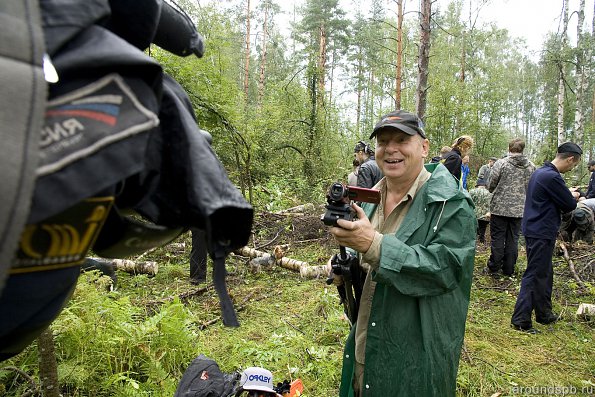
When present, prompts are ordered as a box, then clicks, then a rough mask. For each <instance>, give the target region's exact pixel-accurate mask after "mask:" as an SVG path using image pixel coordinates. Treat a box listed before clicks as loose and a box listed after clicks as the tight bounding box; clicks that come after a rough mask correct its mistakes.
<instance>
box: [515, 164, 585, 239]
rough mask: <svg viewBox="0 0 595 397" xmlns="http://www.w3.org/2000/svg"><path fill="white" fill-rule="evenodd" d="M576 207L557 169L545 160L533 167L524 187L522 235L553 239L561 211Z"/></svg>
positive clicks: (558, 224)
mask: <svg viewBox="0 0 595 397" xmlns="http://www.w3.org/2000/svg"><path fill="white" fill-rule="evenodd" d="M575 208H576V200H575V199H574V197H572V194H571V193H570V190H568V187H567V186H566V183H565V182H564V179H562V176H561V175H560V172H559V171H558V169H557V168H556V167H555V166H554V165H553V164H552V163H550V162H549V161H546V162H545V163H544V165H543V167H541V168H539V169H537V170H536V171H535V172H534V173H533V175H531V179H529V186H528V187H527V198H526V199H525V210H524V212H523V221H522V230H523V235H525V236H526V237H532V238H542V239H549V240H555V239H556V235H557V234H558V228H559V227H560V222H561V213H563V212H570V211H572V210H573V209H575Z"/></svg>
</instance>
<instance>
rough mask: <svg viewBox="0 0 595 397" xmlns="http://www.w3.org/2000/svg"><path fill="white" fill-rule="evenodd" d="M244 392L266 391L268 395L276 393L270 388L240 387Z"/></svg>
mask: <svg viewBox="0 0 595 397" xmlns="http://www.w3.org/2000/svg"><path fill="white" fill-rule="evenodd" d="M242 388H243V389H244V390H258V391H266V392H268V393H277V392H276V391H274V390H273V389H271V388H270V387H266V386H248V387H245V386H244V387H242Z"/></svg>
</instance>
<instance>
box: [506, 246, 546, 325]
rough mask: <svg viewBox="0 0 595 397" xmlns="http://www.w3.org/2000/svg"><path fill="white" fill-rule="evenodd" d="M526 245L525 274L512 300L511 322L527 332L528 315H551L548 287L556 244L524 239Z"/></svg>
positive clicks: (539, 317) (539, 316)
mask: <svg viewBox="0 0 595 397" xmlns="http://www.w3.org/2000/svg"><path fill="white" fill-rule="evenodd" d="M525 240H526V242H527V270H525V274H523V279H522V281H521V290H520V292H519V296H518V297H517V300H516V305H515V307H514V313H513V315H512V320H511V322H512V323H513V324H514V325H518V326H521V327H523V328H530V327H531V326H532V324H531V313H532V312H533V310H535V317H536V319H537V320H538V321H539V319H546V318H548V316H550V315H551V313H552V285H553V281H554V270H553V265H552V255H553V253H554V246H555V245H556V240H555V239H553V240H546V239H540V238H531V237H525Z"/></svg>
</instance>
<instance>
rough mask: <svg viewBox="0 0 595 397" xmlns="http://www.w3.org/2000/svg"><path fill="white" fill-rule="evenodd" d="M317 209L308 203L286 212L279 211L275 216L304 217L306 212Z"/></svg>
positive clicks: (288, 209)
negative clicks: (290, 215) (297, 215)
mask: <svg viewBox="0 0 595 397" xmlns="http://www.w3.org/2000/svg"><path fill="white" fill-rule="evenodd" d="M315 208H316V207H315V206H314V204H312V203H306V204H302V205H298V206H296V207H291V208H287V209H285V210H281V211H277V212H275V214H279V215H286V214H296V213H299V214H301V215H303V214H304V213H305V212H308V211H313V210H314V209H315Z"/></svg>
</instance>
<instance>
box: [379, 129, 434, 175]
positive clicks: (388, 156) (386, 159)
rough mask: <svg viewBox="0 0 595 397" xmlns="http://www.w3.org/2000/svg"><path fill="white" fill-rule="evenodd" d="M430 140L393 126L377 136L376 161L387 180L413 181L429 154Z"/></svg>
mask: <svg viewBox="0 0 595 397" xmlns="http://www.w3.org/2000/svg"><path fill="white" fill-rule="evenodd" d="M428 150H429V142H428V140H427V139H423V138H422V137H421V136H420V135H408V134H406V133H404V132H401V131H399V130H396V129H393V128H387V129H384V130H381V131H380V132H379V133H378V135H377V137H376V163H377V164H378V167H380V170H381V171H382V173H383V174H384V176H385V177H386V179H387V180H389V181H393V182H412V181H413V180H414V179H415V178H417V175H418V174H419V173H420V171H421V168H422V167H423V163H424V159H425V158H426V157H427V156H428Z"/></svg>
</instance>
